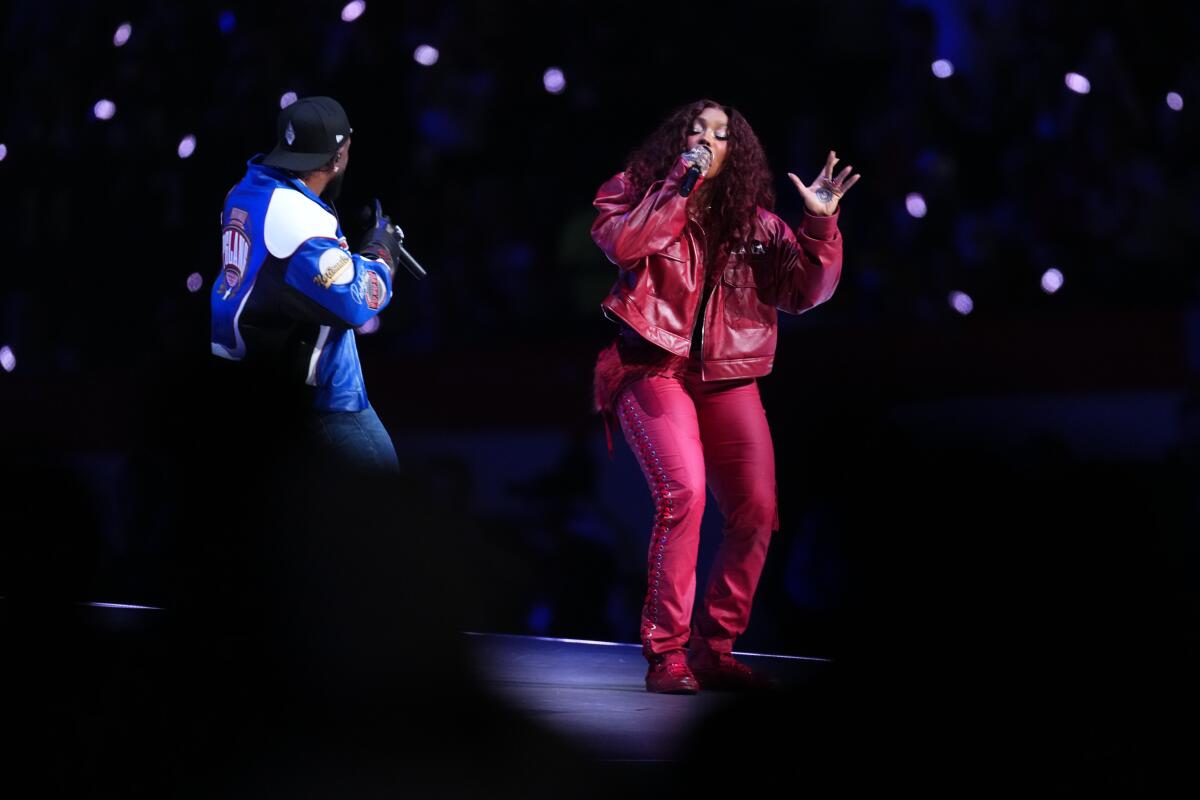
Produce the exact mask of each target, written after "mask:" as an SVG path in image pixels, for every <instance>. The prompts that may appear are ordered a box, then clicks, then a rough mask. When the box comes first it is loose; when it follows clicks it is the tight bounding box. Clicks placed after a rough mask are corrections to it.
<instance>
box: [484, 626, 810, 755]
mask: <svg viewBox="0 0 1200 800" xmlns="http://www.w3.org/2000/svg"><path fill="white" fill-rule="evenodd" d="M465 635H466V637H467V642H468V646H469V649H470V651H471V653H472V654H473V656H474V660H475V668H476V670H477V671H478V674H479V678H480V680H481V682H482V683H483V684H484V686H485V687H486V688H487V689H488V690H489V691H490V692H491V693H493V694H494V695H496V696H497V697H498V698H499V699H500V700H501V701H502V702H504V703H506V704H507V705H509V706H510V707H512V708H513V709H514V710H516V711H518V712H521V713H523V714H525V715H526V716H527V717H528V718H529V719H531V720H533V721H534V722H536V723H538V724H540V725H542V726H544V727H545V728H546V729H548V730H550V731H553V732H554V733H556V734H559V735H560V736H562V737H564V738H565V739H566V740H568V741H570V742H571V743H572V744H574V745H575V747H576V748H577V749H578V750H579V751H581V752H582V753H584V754H585V755H588V756H590V757H592V758H594V759H596V760H599V761H604V762H611V763H613V764H637V763H646V764H654V763H664V762H673V761H676V760H678V759H679V758H681V757H682V756H683V755H684V752H683V750H684V748H685V747H686V744H687V742H688V739H689V737H690V736H691V735H692V734H693V733H694V732H695V730H696V728H697V727H699V726H700V725H702V724H703V723H704V721H705V720H706V719H707V718H709V717H710V716H711V715H712V714H714V713H717V712H719V711H721V710H723V709H726V708H728V707H729V705H730V704H732V703H736V702H739V701H741V700H744V699H745V696H743V695H739V694H736V693H731V692H716V691H708V692H705V691H701V692H700V693H699V694H696V695H664V694H653V693H651V692H647V691H646V685H645V674H646V660H645V659H644V658H643V657H642V651H641V645H637V644H617V643H611V642H590V641H582V640H574V639H550V638H544V637H534V636H515V635H506V634H491V633H466V634H465ZM735 655H737V657H738V658H739V659H740V660H742V661H744V662H745V663H746V664H749V665H750V666H752V667H754V668H755V669H761V670H763V671H764V672H766V673H767V674H769V675H772V676H774V677H775V678H777V679H778V680H779V681H780V689H781V690H782V691H787V690H789V689H793V688H795V687H798V686H801V685H803V684H804V683H806V682H807V681H809V680H811V679H812V678H813V677H814V676H815V675H817V674H818V673H819V672H820V671H822V670H825V669H828V668H829V664H830V662H829V661H828V660H827V659H823V658H815V657H812V658H809V657H798V656H779V655H766V654H747V653H735Z"/></svg>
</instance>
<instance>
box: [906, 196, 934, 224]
mask: <svg viewBox="0 0 1200 800" xmlns="http://www.w3.org/2000/svg"><path fill="white" fill-rule="evenodd" d="M904 207H905V208H906V209H908V213H909V214H912V215H913V216H914V217H916V218H917V219H920V218H921V217H923V216H925V215H926V214H927V213H928V212H929V208H928V207H927V206H926V205H925V198H924V197H922V196H921V195H920V194H918V193H917V192H913V193H911V194H910V195H908V196H907V197H905V198H904Z"/></svg>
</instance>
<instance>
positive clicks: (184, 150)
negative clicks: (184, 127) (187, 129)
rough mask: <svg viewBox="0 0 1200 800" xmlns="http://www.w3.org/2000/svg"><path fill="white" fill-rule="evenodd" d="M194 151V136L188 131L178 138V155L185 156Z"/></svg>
mask: <svg viewBox="0 0 1200 800" xmlns="http://www.w3.org/2000/svg"><path fill="white" fill-rule="evenodd" d="M194 152H196V137H195V136H193V135H192V134H190V133H189V134H188V135H187V136H185V137H183V138H182V139H180V140H179V157H180V158H187V157H188V156H190V155H191V154H192V153H194Z"/></svg>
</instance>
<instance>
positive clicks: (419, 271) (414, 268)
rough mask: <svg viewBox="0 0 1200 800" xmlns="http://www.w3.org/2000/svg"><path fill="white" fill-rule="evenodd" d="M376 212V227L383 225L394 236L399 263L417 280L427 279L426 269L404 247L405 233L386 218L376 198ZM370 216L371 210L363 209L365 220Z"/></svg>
mask: <svg viewBox="0 0 1200 800" xmlns="http://www.w3.org/2000/svg"><path fill="white" fill-rule="evenodd" d="M374 211H375V226H376V227H378V226H380V225H383V226H384V227H385V228H386V230H387V232H388V233H389V234H391V236H392V243H393V244H394V245H395V246H396V250H395V253H394V255H396V256H398V258H397V259H396V260H397V261H399V262H400V263H402V264H404V268H405V269H407V270H408V272H409V274H410V275H412V276H413V277H414V278H416V279H417V280H421V279H423V278H425V277H426V276H427V275H428V274H429V273H427V272H426V271H425V268H424V267H422V266H421V265H420V263H418V262H417V260H416V259H415V258H413V255H412V253H410V252H408V250H407V249H406V248H405V247H404V231H403V230H401V228H400V226H399V225H397V224H396V223H394V222H392V220H391V218H390V217H386V216H384V214H383V208H382V207H381V206H380V203H379V199H378V198H376V200H375V210H374ZM370 215H371V209H370V208H364V209H363V218H364V219H368V218H369V217H370Z"/></svg>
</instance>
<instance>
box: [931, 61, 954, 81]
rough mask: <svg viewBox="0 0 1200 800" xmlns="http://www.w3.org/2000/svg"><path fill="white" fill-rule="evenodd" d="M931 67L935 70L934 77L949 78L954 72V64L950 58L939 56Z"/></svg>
mask: <svg viewBox="0 0 1200 800" xmlns="http://www.w3.org/2000/svg"><path fill="white" fill-rule="evenodd" d="M930 69H932V70H933V74H934V77H937V78H949V77H950V76H951V75H953V74H954V64H952V63H950V60H949V59H946V58H939V59H938V60H937V61H935V62H933V65H932V66H931V67H930Z"/></svg>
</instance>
